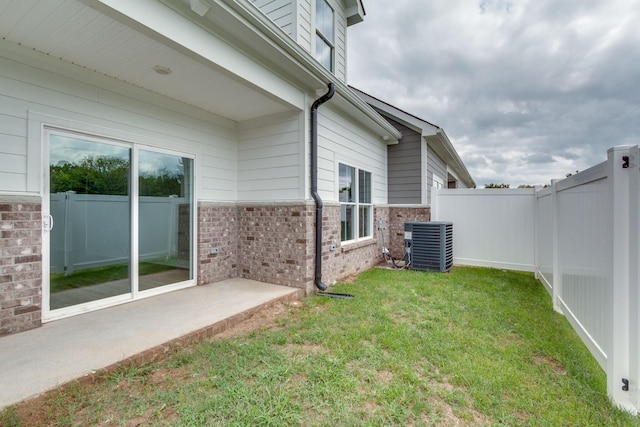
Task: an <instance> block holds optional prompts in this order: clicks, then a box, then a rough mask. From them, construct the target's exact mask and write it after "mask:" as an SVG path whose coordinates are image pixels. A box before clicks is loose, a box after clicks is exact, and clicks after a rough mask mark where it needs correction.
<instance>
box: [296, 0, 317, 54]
mask: <svg viewBox="0 0 640 427" xmlns="http://www.w3.org/2000/svg"><path fill="white" fill-rule="evenodd" d="M312 22H313V21H312V20H311V0H298V38H297V42H298V44H299V45H300V46H302V47H303V48H305V49H306V50H307V51H309V52H311V30H312V28H313V25H312V24H311V23H312Z"/></svg>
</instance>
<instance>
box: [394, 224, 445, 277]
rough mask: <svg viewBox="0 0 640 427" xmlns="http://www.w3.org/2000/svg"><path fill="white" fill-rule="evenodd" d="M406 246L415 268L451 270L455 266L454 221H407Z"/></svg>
mask: <svg viewBox="0 0 640 427" xmlns="http://www.w3.org/2000/svg"><path fill="white" fill-rule="evenodd" d="M404 248H405V253H406V256H408V257H409V259H410V260H411V268H413V269H414V270H423V271H440V272H447V271H449V270H450V269H451V267H452V266H453V223H452V222H443V221H431V222H406V223H405V224H404Z"/></svg>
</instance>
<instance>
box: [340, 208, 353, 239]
mask: <svg viewBox="0 0 640 427" xmlns="http://www.w3.org/2000/svg"><path fill="white" fill-rule="evenodd" d="M355 214H356V210H355V206H354V205H342V206H340V240H341V241H343V242H344V241H345V240H353V239H354V238H355V237H354V226H355V222H356V218H355Z"/></svg>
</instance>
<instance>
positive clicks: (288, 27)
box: [252, 0, 294, 37]
mask: <svg viewBox="0 0 640 427" xmlns="http://www.w3.org/2000/svg"><path fill="white" fill-rule="evenodd" d="M252 1H253V4H255V5H256V6H257V7H258V8H259V9H260V10H261V11H262V13H264V14H265V15H267V16H268V17H269V18H270V19H271V20H272V21H273V22H275V23H276V24H277V25H278V26H279V27H280V28H282V30H283V31H284V32H285V33H287V34H289V36H291V37H294V31H293V30H294V19H293V18H294V16H293V2H292V1H291V0H252Z"/></svg>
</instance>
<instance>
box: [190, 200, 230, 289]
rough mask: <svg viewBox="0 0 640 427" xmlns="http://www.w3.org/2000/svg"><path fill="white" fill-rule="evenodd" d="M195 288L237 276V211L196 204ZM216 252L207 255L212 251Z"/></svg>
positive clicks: (221, 205) (201, 203) (211, 204)
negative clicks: (196, 282) (196, 277)
mask: <svg viewBox="0 0 640 427" xmlns="http://www.w3.org/2000/svg"><path fill="white" fill-rule="evenodd" d="M197 239H198V265H197V267H196V268H197V269H198V285H203V284H206V283H212V282H219V281H221V280H224V279H229V278H233V277H238V209H237V207H236V205H235V204H234V203H222V204H221V203H207V202H200V203H198V237H197ZM214 248H215V249H217V250H218V253H211V252H212V249H214Z"/></svg>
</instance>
